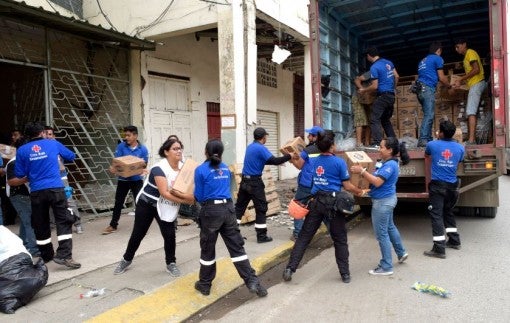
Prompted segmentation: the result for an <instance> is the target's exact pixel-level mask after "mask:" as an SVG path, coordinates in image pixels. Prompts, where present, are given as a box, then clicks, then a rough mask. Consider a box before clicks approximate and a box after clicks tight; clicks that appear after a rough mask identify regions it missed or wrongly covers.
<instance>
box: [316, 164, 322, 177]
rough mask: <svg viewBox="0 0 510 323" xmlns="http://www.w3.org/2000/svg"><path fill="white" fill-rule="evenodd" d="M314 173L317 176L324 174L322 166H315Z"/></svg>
mask: <svg viewBox="0 0 510 323" xmlns="http://www.w3.org/2000/svg"><path fill="white" fill-rule="evenodd" d="M315 173H316V174H317V176H319V177H320V176H322V174H324V168H322V166H319V167H317V169H316V170H315Z"/></svg>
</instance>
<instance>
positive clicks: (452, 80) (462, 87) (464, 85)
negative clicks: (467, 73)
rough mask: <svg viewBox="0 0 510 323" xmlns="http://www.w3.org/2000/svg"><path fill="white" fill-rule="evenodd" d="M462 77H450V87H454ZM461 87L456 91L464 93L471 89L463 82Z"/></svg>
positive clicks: (458, 75) (453, 75)
mask: <svg viewBox="0 0 510 323" xmlns="http://www.w3.org/2000/svg"><path fill="white" fill-rule="evenodd" d="M461 77H462V75H460V74H452V75H450V85H454V84H455V82H456V81H457V80H459V79H460V78H461ZM460 84H461V85H460V87H458V88H455V90H462V91H468V90H469V87H468V86H467V85H466V82H465V81H462V82H461V83H460Z"/></svg>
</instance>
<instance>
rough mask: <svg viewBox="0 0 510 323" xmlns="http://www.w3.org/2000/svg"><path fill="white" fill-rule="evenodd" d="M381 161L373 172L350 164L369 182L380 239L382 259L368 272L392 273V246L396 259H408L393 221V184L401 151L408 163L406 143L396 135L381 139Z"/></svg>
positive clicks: (395, 197)
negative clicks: (400, 140) (401, 141)
mask: <svg viewBox="0 0 510 323" xmlns="http://www.w3.org/2000/svg"><path fill="white" fill-rule="evenodd" d="M379 152H380V153H381V158H382V160H381V161H378V162H377V164H376V165H375V171H374V173H373V174H370V173H368V172H367V170H366V168H363V167H361V166H360V165H354V166H351V172H352V173H354V174H361V176H362V177H363V178H365V179H366V180H367V181H368V182H369V183H370V197H371V198H372V226H373V228H374V233H375V236H376V238H377V241H378V242H379V248H380V249H381V254H382V259H381V260H380V261H379V264H378V265H377V267H376V268H375V269H373V270H370V271H369V272H368V273H369V274H371V275H391V274H393V261H392V257H391V247H392V246H393V249H395V252H396V253H397V257H398V262H399V263H403V262H404V261H405V260H406V259H407V256H408V255H407V252H406V250H405V248H404V246H403V244H402V240H401V239H400V233H399V231H398V229H397V227H396V226H395V224H394V223H393V210H394V209H395V206H396V205H397V190H396V184H397V180H398V174H399V162H398V158H397V156H398V155H399V154H400V159H401V161H402V164H404V165H405V164H407V163H409V155H408V154H407V150H406V148H405V143H399V142H398V139H397V138H395V137H389V138H387V139H383V140H382V141H381V146H380V148H379Z"/></svg>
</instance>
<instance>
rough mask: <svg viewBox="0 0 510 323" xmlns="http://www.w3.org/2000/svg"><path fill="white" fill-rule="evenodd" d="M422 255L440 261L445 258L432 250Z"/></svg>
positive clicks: (442, 254)
mask: <svg viewBox="0 0 510 323" xmlns="http://www.w3.org/2000/svg"><path fill="white" fill-rule="evenodd" d="M423 254H424V255H425V256H427V257H434V258H440V259H445V258H446V255H445V254H444V253H439V252H437V251H435V250H434V249H432V250H430V251H424V252H423Z"/></svg>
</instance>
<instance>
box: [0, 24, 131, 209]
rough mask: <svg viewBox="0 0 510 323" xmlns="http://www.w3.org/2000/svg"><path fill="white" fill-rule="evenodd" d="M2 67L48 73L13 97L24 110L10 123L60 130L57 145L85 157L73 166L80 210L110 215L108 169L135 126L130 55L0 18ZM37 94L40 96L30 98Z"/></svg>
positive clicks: (111, 190) (31, 79) (111, 192)
mask: <svg viewBox="0 0 510 323" xmlns="http://www.w3.org/2000/svg"><path fill="white" fill-rule="evenodd" d="M0 62H1V63H4V64H7V65H13V66H14V65H16V66H23V67H24V68H25V67H26V66H29V67H32V68H35V69H39V70H40V72H39V73H36V74H35V75H38V76H37V77H35V76H34V77H31V76H30V77H28V75H29V74H27V77H26V83H27V84H26V85H23V86H18V87H19V88H16V90H15V91H13V93H14V94H15V95H14V94H13V98H14V97H15V98H17V102H16V104H15V106H16V107H19V108H16V109H17V111H13V112H12V113H10V114H9V113H2V117H3V118H4V117H5V118H7V117H10V118H13V119H14V120H15V121H14V122H13V124H15V125H19V126H23V125H24V124H25V123H27V122H28V121H39V122H41V123H44V124H49V125H52V126H53V127H54V128H55V132H56V136H57V139H58V140H59V141H61V142H62V143H63V144H64V145H66V146H67V147H68V148H70V149H71V150H73V151H74V152H75V153H76V155H77V159H76V160H75V162H73V163H72V164H68V165H66V166H67V167H68V169H69V172H70V173H69V178H70V183H71V185H72V186H73V187H74V188H75V190H76V194H75V196H76V198H77V201H78V205H79V207H80V208H82V209H84V210H89V211H91V212H94V213H97V212H98V211H100V210H106V209H110V208H111V207H112V206H113V201H114V192H115V184H116V182H115V177H114V176H113V175H112V174H110V173H109V171H108V168H109V166H110V164H111V159H112V158H113V153H114V150H115V147H116V145H117V144H118V142H119V140H120V139H121V136H120V129H122V127H123V126H125V125H128V124H129V123H130V119H131V118H130V100H129V97H130V95H129V89H130V82H129V51H128V50H127V49H125V48H121V47H116V46H106V45H104V44H98V43H95V42H93V41H90V40H87V39H83V38H80V37H78V36H74V35H70V34H66V33H63V32H59V31H55V30H50V29H44V28H42V27H38V26H31V25H27V24H24V23H20V22H17V21H14V20H10V19H7V18H0ZM25 73H28V70H27V72H25ZM17 84H22V83H17ZM30 91H32V92H33V93H34V96H30V95H26V93H30ZM23 93H25V94H23ZM38 97H40V98H38ZM21 107H23V108H21ZM22 109H23V110H22ZM24 111H30V113H24Z"/></svg>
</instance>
